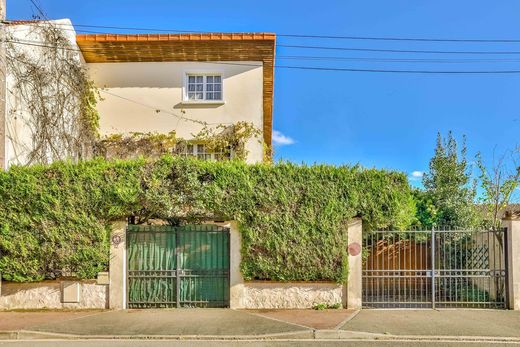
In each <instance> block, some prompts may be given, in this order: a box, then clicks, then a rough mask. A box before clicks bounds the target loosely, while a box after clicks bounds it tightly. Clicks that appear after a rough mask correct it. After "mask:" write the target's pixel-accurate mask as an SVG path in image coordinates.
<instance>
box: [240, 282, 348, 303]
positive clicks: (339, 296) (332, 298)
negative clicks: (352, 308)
mask: <svg viewBox="0 0 520 347" xmlns="http://www.w3.org/2000/svg"><path fill="white" fill-rule="evenodd" d="M242 300H243V308H247V309H280V308H284V309H302V308H312V307H313V306H315V305H317V304H326V305H335V304H340V305H341V304H342V302H343V286H342V285H339V284H336V283H318V282H301V283H295V282H289V283H284V282H267V281H266V282H246V283H244V292H243V299H242Z"/></svg>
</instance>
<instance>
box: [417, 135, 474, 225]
mask: <svg viewBox="0 0 520 347" xmlns="http://www.w3.org/2000/svg"><path fill="white" fill-rule="evenodd" d="M423 185H424V188H425V191H424V192H420V193H416V195H415V196H416V198H418V199H417V211H418V215H417V219H418V220H419V221H420V223H421V224H422V226H424V227H428V228H429V227H432V226H447V227H472V226H475V225H477V224H479V220H478V217H477V216H478V214H477V212H476V210H475V205H474V200H475V195H476V186H475V182H473V181H472V180H471V176H470V173H469V170H468V164H467V161H466V146H465V144H463V146H462V149H461V151H460V154H459V150H458V146H457V142H456V140H455V138H454V137H453V135H452V134H451V132H449V133H448V138H447V139H446V140H443V138H442V136H441V135H440V134H438V135H437V146H436V148H435V154H434V156H433V158H432V159H431V160H430V171H429V172H428V173H426V174H425V175H424V177H423Z"/></svg>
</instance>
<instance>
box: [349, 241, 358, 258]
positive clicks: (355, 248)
mask: <svg viewBox="0 0 520 347" xmlns="http://www.w3.org/2000/svg"><path fill="white" fill-rule="evenodd" d="M359 253H361V246H360V245H359V243H357V242H352V243H351V244H349V245H348V254H350V255H352V256H356V255H358V254H359Z"/></svg>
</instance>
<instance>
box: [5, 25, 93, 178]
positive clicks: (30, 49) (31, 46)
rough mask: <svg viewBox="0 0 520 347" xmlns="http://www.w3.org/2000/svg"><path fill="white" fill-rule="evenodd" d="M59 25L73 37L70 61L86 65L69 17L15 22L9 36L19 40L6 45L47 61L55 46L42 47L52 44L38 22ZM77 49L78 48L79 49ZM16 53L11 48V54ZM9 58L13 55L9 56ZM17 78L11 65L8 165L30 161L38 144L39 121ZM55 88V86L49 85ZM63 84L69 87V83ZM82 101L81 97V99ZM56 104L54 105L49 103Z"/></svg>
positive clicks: (7, 124) (69, 38) (8, 79)
mask: <svg viewBox="0 0 520 347" xmlns="http://www.w3.org/2000/svg"><path fill="white" fill-rule="evenodd" d="M44 25H55V26H56V28H60V29H62V32H63V35H64V36H65V37H66V38H67V39H68V40H69V41H70V43H71V46H72V49H70V50H68V55H69V57H70V61H71V62H72V63H73V64H78V65H82V64H83V57H82V55H81V53H80V52H79V47H78V46H77V45H76V33H75V32H74V27H73V26H72V23H71V21H70V20H69V19H60V20H53V21H50V22H42V23H34V24H30V23H29V24H13V25H8V26H6V31H7V37H8V39H10V40H13V41H19V43H12V45H9V44H8V45H6V47H7V50H9V49H10V47H11V46H12V48H14V49H15V50H16V51H15V52H16V54H19V53H23V54H26V55H27V57H30V58H32V60H33V61H34V62H38V64H45V57H44V53H45V51H46V50H49V49H52V48H49V47H42V46H48V45H50V44H49V43H48V42H45V41H44V40H43V37H42V35H41V31H38V29H37V28H38V26H44ZM75 49H77V50H78V51H76V50H75ZM12 54H14V52H8V54H7V56H8V57H9V56H10V55H12ZM8 59H9V58H8ZM8 65H9V64H8ZM15 83H16V78H15V76H14V74H13V71H11V70H10V69H9V68H8V69H7V93H6V94H7V95H6V101H7V102H6V121H5V128H6V129H5V132H6V135H5V136H6V139H5V141H6V149H5V151H6V153H5V154H6V168H8V167H9V166H11V165H24V164H27V163H28V154H29V153H30V152H31V151H32V149H33V148H34V146H33V134H34V131H35V130H34V128H35V124H34V121H33V118H32V117H31V111H30V106H31V105H30V104H28V103H27V102H25V101H24V100H23V98H22V97H21V96H20V95H19V94H18V92H17V89H16V87H15ZM49 88H51V86H49ZM62 88H65V89H66V86H63V87H62ZM78 104H79V101H78ZM49 107H52V105H49Z"/></svg>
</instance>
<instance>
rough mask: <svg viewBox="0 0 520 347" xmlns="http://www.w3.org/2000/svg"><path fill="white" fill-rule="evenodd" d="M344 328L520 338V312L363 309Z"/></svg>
mask: <svg viewBox="0 0 520 347" xmlns="http://www.w3.org/2000/svg"><path fill="white" fill-rule="evenodd" d="M341 329H343V330H348V331H358V332H368V333H375V334H390V335H401V336H402V335H423V336H425V335H426V336H490V337H520V312H519V311H508V310H460V309H458V310H362V311H361V312H360V313H359V314H357V315H356V316H355V317H354V318H353V319H352V320H350V321H348V322H347V323H346V324H345V325H343V327H342V328H341Z"/></svg>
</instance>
